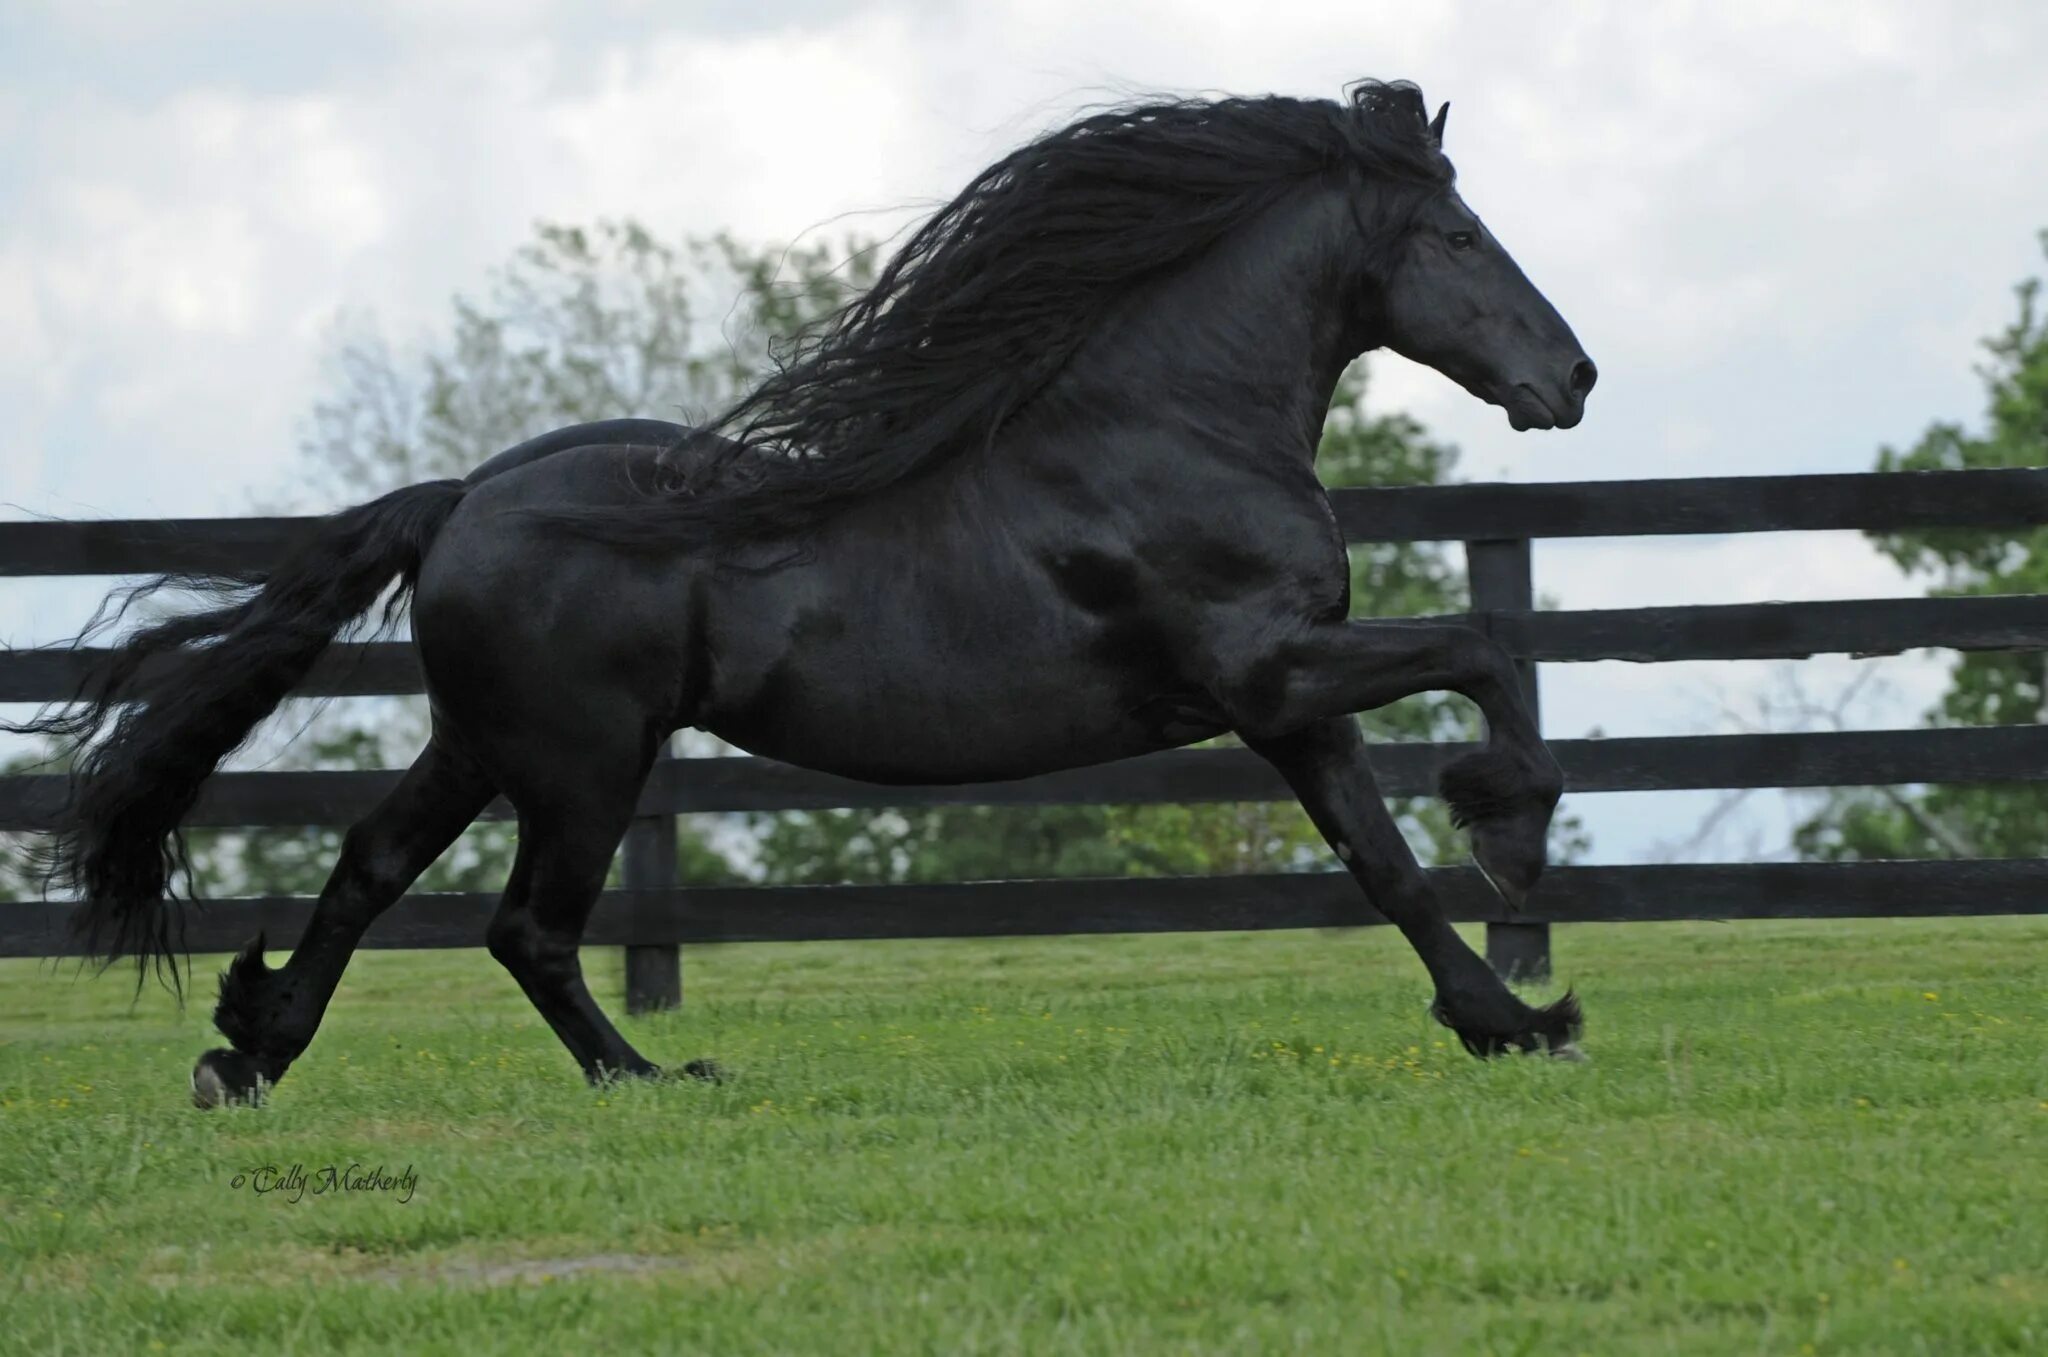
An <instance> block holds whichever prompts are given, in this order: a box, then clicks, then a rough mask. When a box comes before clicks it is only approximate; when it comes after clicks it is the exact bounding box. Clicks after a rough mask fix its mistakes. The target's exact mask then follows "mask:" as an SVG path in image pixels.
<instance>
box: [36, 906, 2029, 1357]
mask: <svg viewBox="0 0 2048 1357" xmlns="http://www.w3.org/2000/svg"><path fill="white" fill-rule="evenodd" d="M1558 953H1559V957H1560V966H1561V970H1562V971H1563V972H1564V973H1565V974H1566V975H1568V976H1569V977H1570V978H1572V979H1574V980H1576V981H1577V983H1578V985H1579V988H1580V993H1581V994H1582V996H1583V997H1584V999H1585V1001H1586V1005H1587V1013H1588V1016H1589V1022H1590V1026H1589V1030H1588V1033H1587V1042H1586V1045H1587V1048H1588V1050H1589V1051H1590V1052H1591V1054H1592V1055H1593V1058H1594V1059H1593V1063H1592V1064H1590V1065H1566V1064H1562V1063H1556V1062H1549V1061H1541V1060H1531V1059H1516V1060H1507V1061H1501V1062H1496V1063H1492V1064H1481V1063H1479V1062H1476V1061H1473V1060H1470V1059H1468V1058H1467V1057H1466V1056H1465V1055H1464V1054H1463V1053H1462V1052H1460V1051H1458V1050H1456V1049H1455V1047H1454V1046H1447V1045H1446V1044H1445V1034H1444V1033H1442V1032H1441V1031H1440V1030H1439V1029H1437V1028H1436V1027H1434V1026H1433V1025H1432V1024H1430V1023H1429V1022H1428V1020H1427V1019H1426V1018H1425V1016H1424V1004H1425V1002H1426V999H1427V997H1428V996H1427V993H1426V989H1425V986H1424V983H1423V981H1422V979H1421V975H1420V971H1419V968H1418V967H1417V966H1416V965H1415V964H1414V962H1413V960H1412V958H1410V957H1409V956H1408V954H1407V953H1406V951H1405V950H1404V949H1403V948H1402V947H1401V946H1400V943H1399V940H1398V939H1397V938H1394V937H1392V936H1390V935H1388V934H1386V933H1385V932H1384V931H1375V932H1371V933H1352V934H1344V935H1331V936H1321V935H1312V934H1271V935H1263V936H1239V935H1225V936H1204V937H1178V938H1109V939H1047V940H1041V941H1014V942H1013V941H997V942H972V943H944V942H935V943H919V944H891V943H860V944H851V945H823V944H820V945H801V946H790V945H783V946H746V947H726V948H709V949H700V950H697V951H694V952H691V953H689V954H687V955H686V957H685V962H684V974H685V980H686V985H687V989H688V998H687V1004H686V1007H685V1009H684V1011H683V1012H682V1013H681V1014H677V1015H665V1016H662V1017H660V1018H656V1019H649V1020H644V1021H635V1022H631V1023H629V1024H627V1026H628V1031H629V1034H630V1035H631V1036H632V1037H633V1038H634V1040H635V1041H636V1042H637V1043H638V1044H639V1045H640V1046H641V1047H642V1049H643V1050H645V1051H647V1052H648V1053H649V1054H650V1055H651V1056H653V1057H654V1058H656V1059H658V1060H668V1061H671V1062H677V1063H679V1062H680V1061H681V1060H683V1059H685V1058H688V1057H691V1056H697V1055H707V1054H711V1055H716V1056H717V1057H719V1058H720V1059H721V1060H723V1061H724V1062H725V1063H726V1064H727V1065H728V1066H729V1067H730V1068H731V1069H732V1070H733V1071H734V1076H735V1077H734V1078H733V1079H732V1080H731V1081H730V1082H728V1083H726V1084H724V1085H722V1086H719V1087H704V1086H697V1085H688V1084H672V1085H656V1086H633V1087H622V1088H615V1089H612V1090H609V1091H593V1090H590V1089H587V1088H585V1087H584V1086H583V1085H582V1084H581V1082H580V1080H579V1079H578V1078H577V1076H576V1074H575V1071H574V1068H573V1066H572V1065H571V1063H570V1061H569V1060H568V1058H567V1056H566V1055H565V1054H564V1053H563V1052H562V1051H561V1049H560V1048H559V1047H558V1046H557V1045H556V1043H555V1041H554V1038H553V1037H552V1036H551V1035H550V1034H549V1033H548V1031H547V1030H546V1028H545V1027H543V1026H542V1025H541V1023H540V1022H539V1020H538V1019H537V1018H536V1017H535V1016H534V1014H533V1013H532V1011H531V1010H530V1009H529V1008H528V1007H527V1005H526V1004H525V1002H524V1000H523V999H521V998H520V996H519V995H518V993H517V991H516V990H515V989H514V987H513V986H512V984H511V982H510V981H509V980H508V979H506V978H505V977H504V976H503V975H502V974H501V973H500V972H498V970H497V969H496V968H495V966H494V965H493V964H492V963H491V962H490V961H489V960H488V959H487V958H486V957H485V956H484V955H483V954H482V953H480V952H471V953H455V954H445V955H421V954H366V955H364V956H362V957H360V958H358V960H357V963H356V965H355V967H354V968H353V969H352V970H351V972H350V975H349V979H348V981H347V983H346V985H345V986H344V989H343V992H342V994H341V995H340V997H339V998H338V999H337V1001H336V1004H335V1008H334V1010H333V1012H332V1014H331V1015H330V1017H329V1020H328V1023H327V1026H326V1028H325V1029H324V1030H323V1031H322V1032H321V1034H320V1037H319V1039H318V1040H317V1041H316V1042H315V1043H314V1045H313V1047H312V1049H311V1051H309V1052H308V1054H307V1056H306V1057H305V1059H304V1060H302V1061H301V1062H300V1064H299V1066H298V1067H297V1068H296V1069H294V1070H293V1072H292V1073H291V1075H290V1076H289V1078H287V1079H286V1081H285V1082H284V1084H283V1085H282V1086H281V1087H280V1088H279V1089H278V1090H277V1092H276V1093H275V1095H274V1096H273V1098H272V1101H271V1104H270V1105H269V1106H268V1107H265V1108H263V1109H260V1110H230V1111H225V1112H215V1113H200V1112H196V1111H194V1110H193V1109H191V1108H190V1107H189V1106H188V1105H187V1104H186V1090H185V1076H186V1071H187V1070H188V1068H189V1067H190V1065H191V1061H192V1057H193V1056H194V1055H195V1054H196V1053H197V1052H198V1051H199V1050H200V1049H201V1048H202V1047H203V1046H205V1045H210V1044H213V1043H212V1041H211V1039H210V1037H209V1035H208V1034H207V1032H206V1031H205V1030H204V1026H205V1024H204V1016H205V1015H204V1011H203V1010H204V1008H205V1007H206V1005H205V1004H203V1003H200V1004H195V1005H193V1007H192V1010H191V1011H190V1012H188V1013H186V1014H185V1015H183V1016H182V1017H181V1016H179V1015H178V1014H176V1013H175V1012H174V1010H173V1007H172V1004H171V1002H170V1000H169V999H168V998H167V997H166V996H163V995H161V994H159V993H157V992H154V991H150V992H146V993H145V994H144V996H143V997H142V999H141V1000H140V1002H138V1003H134V1004H132V1005H131V1003H130V992H129V987H128V985H127V984H126V983H125V981H124V980H123V979H121V978H118V977H115V976H108V977H105V978H103V979H101V980H99V981H97V982H94V981H89V980H85V981H81V980H74V979H73V978H72V976H71V973H70V971H69V969H68V968H66V969H65V970H64V971H63V972H61V973H53V972H52V970H51V969H50V967H49V966H48V965H46V964H38V963H30V962H6V963H0V1348H4V1349H6V1350H9V1351H17V1350H18V1351H22V1352H78V1353H95V1354H97V1353H110V1352H124V1353H125V1352H139V1353H147V1352H155V1351H191V1352H207V1353H219V1352H223V1351H247V1352H258V1353H273V1352H294V1351H303V1352H314V1351H326V1350H346V1351H360V1352H392V1353H414V1352H520V1353H529V1354H538V1353H547V1352H556V1351H571V1350H584V1349H588V1350H590V1351H594V1352H625V1351H643V1350H655V1351H671V1352H720V1353H726V1352H762V1353H786V1352H813V1351H825V1352H831V1353H834V1354H840V1355H841V1357H854V1354H865V1353H870V1352H890V1353H912V1352H933V1353H958V1352H1016V1353H1028V1354H1034V1355H1035V1354H1044V1353H1059V1352H1090V1353H1094V1352H1154V1351H1170V1352H1218V1353H1251V1352H1274V1351H1318V1352H1331V1353H1370V1352H1379V1351H1388V1352H1401V1353H1432V1352H1444V1353H1482V1352H1500V1353H1555V1352H1590V1353H1602V1354H1605V1353H1630V1352H1657V1353H1666V1352H1668V1353H1684V1354H1688V1357H1692V1355H1695V1354H1708V1353H1723V1352H1727V1353H1737V1352H1739V1353H1752V1352H1772V1353H1799V1352H1809V1351H1811V1352H1822V1353H1856V1354H1864V1353H1892V1352H1899V1353H1940V1354H1956V1353H1975V1352H2039V1351H2043V1350H2044V1349H2048V1320H2044V1318H2043V1316H2044V1314H2048V1054H2044V1052H2048V1017H2044V1005H2043V1004H2042V995H2043V994H2044V993H2048V920H2038V919H2037V920H1973V921H1962V922H1939V923H1920V922H1884V923H1861V924H1836V923H1830V924H1818V925H1811V926H1808V925H1791V924H1787V925H1735V926H1725V927H1717V926H1711V925H1696V926H1695V925H1637V926H1599V927H1590V926H1589V927H1578V928H1571V929H1560V930H1559V936H1558ZM590 965H591V968H592V971H593V975H594V977H595V979H594V984H595V986H596V987H597V988H598V989H599V992H600V993H613V994H615V993H616V992H617V990H618V987H619V963H618V961H617V959H616V954H605V953H593V954H592V955H591V958H590ZM212 969H214V967H212V966H211V965H209V966H207V967H206V970H207V971H211V970H212ZM204 993H205V996H206V997H207V998H208V999H210V997H211V984H210V981H209V983H207V984H206V985H205V986H204ZM351 1162H360V1163H363V1164H365V1165H377V1164H382V1165H384V1166H386V1168H388V1169H391V1170H398V1169H402V1168H403V1167H405V1166H407V1165H410V1166H411V1167H412V1168H413V1170H414V1171H415V1172H416V1174H417V1187H416V1189H415V1193H414V1196H413V1200H412V1201H411V1202H409V1203H406V1204H400V1203H399V1202H398V1201H397V1200H396V1195H397V1194H396V1193H392V1192H360V1191H358V1192H347V1193H337V1192H324V1193H319V1194H315V1193H314V1192H312V1191H311V1190H310V1188H309V1190H308V1191H307V1192H306V1193H305V1195H304V1196H303V1197H302V1198H301V1199H300V1200H298V1201H296V1202H294V1201H290V1200H287V1197H288V1195H290V1194H288V1193H286V1192H283V1191H279V1192H272V1193H270V1194H267V1195H258V1194H256V1193H255V1192H253V1191H252V1190H250V1189H249V1187H248V1186H246V1185H244V1186H243V1187H241V1188H236V1187H234V1186H233V1185H232V1184H233V1180H234V1177H235V1175H236V1174H237V1173H238V1172H243V1171H246V1170H248V1169H250V1168H251V1167H252V1166H256V1165H261V1164H275V1165H278V1166H280V1167H283V1166H289V1165H292V1164H295V1163H296V1164H302V1165H305V1166H306V1168H307V1169H308V1170H309V1171H311V1172H317V1170H318V1169H320V1168H321V1167H322V1166H326V1165H330V1164H332V1165H342V1166H345V1165H347V1164H349V1163H351ZM569 1335H573V1338H571V1337H570V1336H569Z"/></svg>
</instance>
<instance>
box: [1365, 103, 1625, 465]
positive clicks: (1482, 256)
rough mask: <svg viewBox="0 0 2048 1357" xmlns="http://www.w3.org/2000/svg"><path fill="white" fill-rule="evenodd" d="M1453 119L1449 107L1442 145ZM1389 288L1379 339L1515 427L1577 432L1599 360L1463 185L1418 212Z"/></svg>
mask: <svg viewBox="0 0 2048 1357" xmlns="http://www.w3.org/2000/svg"><path fill="white" fill-rule="evenodd" d="M1448 107H1449V106H1448V105H1446V108H1448ZM1443 126H1444V115H1443V113H1441V112H1439V113H1438V114H1437V116H1436V120H1435V121H1434V122H1433V123H1431V124H1430V131H1431V132H1432V133H1433V134H1434V135H1435V136H1436V137H1437V138H1438V140H1439V143H1440V142H1441V138H1442V136H1443ZM1379 291H1380V298H1379V301H1380V306H1379V317H1378V320H1379V325H1378V330H1379V333H1378V334H1377V336H1376V338H1377V339H1378V341H1379V342H1380V343H1382V344H1384V345H1386V346H1387V347H1388V348H1390V349H1392V350H1393V351H1394V352H1396V353H1398V354H1400V355H1401V356H1402V357H1404V358H1412V359H1414V360H1415V361H1416V362H1418V363H1426V364H1428V365H1429V366H1430V367H1433V368H1435V369H1436V370H1437V371H1438V372H1441V373H1443V374H1444V375H1445V376H1446V377H1449V378H1450V379H1451V380H1452V381H1454V382H1456V383H1457V384H1458V385H1460V386H1462V387H1464V388H1465V389H1466V390H1467V391H1470V392H1471V393H1472V394H1473V395H1475V396H1477V397H1479V398H1480V399H1481V400H1483V401H1486V402H1487V403H1488V404H1491V405H1498V406H1500V407H1501V408H1502V409H1503V410H1506V411H1507V412H1508V423H1510V424H1512V425H1514V427H1515V428H1517V429H1553V428H1556V429H1569V428H1571V427H1572V426H1573V425H1575V424H1577V423H1578V422H1579V420H1580V419H1581V418H1582V417H1583V416H1584V414H1585V412H1586V393H1587V392H1589V391H1591V390H1592V389H1593V382H1594V379H1595V378H1596V377H1598V376H1599V372H1598V370H1597V369H1596V368H1595V367H1594V366H1593V360H1592V359H1590V358H1588V357H1587V356H1586V351H1585V350H1584V349H1582V348H1580V347H1579V341H1578V339H1577V338H1576V337H1575V336H1574V335H1573V334H1572V328H1571V326H1569V325H1567V324H1565V323H1564V317H1563V316H1560V315H1559V314H1558V313H1557V308H1556V307H1554V306H1552V305H1551V304H1550V302H1549V301H1548V300H1546V299H1545V297H1544V296H1543V294H1542V293H1541V292H1538V291H1537V290H1536V286H1535V284H1533V283H1531V282H1530V281H1529V279H1528V278H1527V277H1526V276H1525V275H1524V274H1523V273H1522V270H1521V269H1520V268H1519V267H1518V266H1517V265H1516V264H1515V261H1514V259H1513V258H1512V257H1510V256H1509V254H1508V252H1507V250H1506V249H1505V248H1503V247H1502V245H1501V243H1500V241H1498V240H1496V239H1495V238H1494V236H1493V233H1492V232H1491V231H1488V230H1487V229H1486V227H1485V225H1484V224H1482V223H1481V222H1480V220H1479V218H1478V217H1477V216H1476V215H1474V214H1473V212H1472V209H1471V208H1469V207H1467V206H1465V202H1464V200H1463V199H1462V198H1460V197H1459V196H1458V193H1457V190H1456V189H1454V188H1451V187H1449V186H1448V185H1446V186H1445V187H1444V188H1443V189H1442V190H1441V191H1439V192H1436V193H1434V194H1431V195H1429V196H1427V197H1426V198H1424V199H1423V200H1422V202H1421V204H1420V205H1419V207H1418V208H1417V210H1416V211H1415V212H1414V213H1413V214H1412V216H1410V217H1409V218H1408V226H1407V229H1406V231H1405V232H1403V233H1402V235H1401V237H1400V239H1398V240H1397V241H1395V242H1393V246H1392V249H1391V250H1390V251H1389V252H1388V256H1387V263H1386V266H1385V269H1384V272H1383V273H1382V274H1381V280H1380V289H1379Z"/></svg>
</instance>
